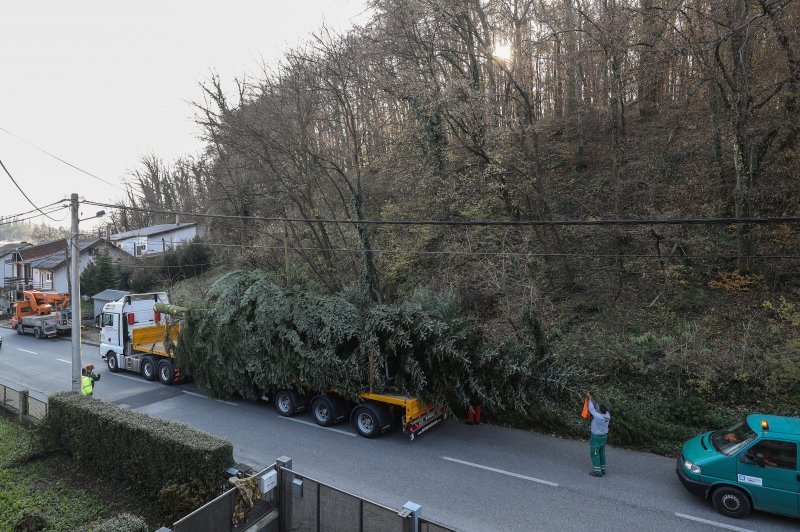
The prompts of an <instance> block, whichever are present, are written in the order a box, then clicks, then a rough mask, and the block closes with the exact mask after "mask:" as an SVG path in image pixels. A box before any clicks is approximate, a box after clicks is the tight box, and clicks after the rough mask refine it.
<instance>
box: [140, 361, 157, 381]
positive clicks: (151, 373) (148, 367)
mask: <svg viewBox="0 0 800 532" xmlns="http://www.w3.org/2000/svg"><path fill="white" fill-rule="evenodd" d="M142 376H143V377H144V379H145V380H147V381H154V380H156V361H155V360H153V359H152V358H150V357H145V358H144V360H142Z"/></svg>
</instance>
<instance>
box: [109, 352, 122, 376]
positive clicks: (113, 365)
mask: <svg viewBox="0 0 800 532" xmlns="http://www.w3.org/2000/svg"><path fill="white" fill-rule="evenodd" d="M106 364H108V371H110V372H111V373H116V372H118V371H119V368H118V367H117V354H116V353H114V351H109V352H108V353H106Z"/></svg>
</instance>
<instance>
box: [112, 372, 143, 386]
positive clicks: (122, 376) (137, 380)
mask: <svg viewBox="0 0 800 532" xmlns="http://www.w3.org/2000/svg"><path fill="white" fill-rule="evenodd" d="M114 376H115V377H119V378H121V379H130V380H132V381H136V382H138V383H144V384H148V382H147V381H146V380H144V379H137V378H136V377H129V376H128V375H119V374H117V373H115V374H114Z"/></svg>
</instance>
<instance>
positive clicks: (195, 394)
mask: <svg viewBox="0 0 800 532" xmlns="http://www.w3.org/2000/svg"><path fill="white" fill-rule="evenodd" d="M183 393H188V394H189V395H194V396H195V397H202V398H203V399H210V397H208V396H206V395H203V394H202V393H196V392H189V391H186V390H183ZM214 401H216V402H218V403H225V404H226V405H231V406H239V405H237V404H236V403H231V402H230V401H223V400H222V399H214Z"/></svg>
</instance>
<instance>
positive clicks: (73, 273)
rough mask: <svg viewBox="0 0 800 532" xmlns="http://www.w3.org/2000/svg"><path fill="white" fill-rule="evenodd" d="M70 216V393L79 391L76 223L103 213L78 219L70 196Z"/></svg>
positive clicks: (79, 320) (76, 199) (75, 195)
mask: <svg viewBox="0 0 800 532" xmlns="http://www.w3.org/2000/svg"><path fill="white" fill-rule="evenodd" d="M69 203H70V205H69V206H70V214H71V215H72V216H71V218H72V224H71V227H70V232H69V253H70V257H69V258H70V272H69V277H70V295H69V298H70V300H71V301H72V391H74V392H79V391H80V390H81V368H82V367H83V362H81V269H80V255H81V250H80V248H79V247H78V222H82V221H85V220H91V219H93V218H99V217H101V216H103V215H105V211H97V213H95V215H94V216H90V217H89V218H84V219H82V220H81V219H79V218H78V195H77V194H72V195H71V196H70V202H69Z"/></svg>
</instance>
